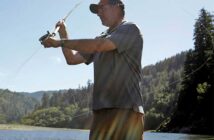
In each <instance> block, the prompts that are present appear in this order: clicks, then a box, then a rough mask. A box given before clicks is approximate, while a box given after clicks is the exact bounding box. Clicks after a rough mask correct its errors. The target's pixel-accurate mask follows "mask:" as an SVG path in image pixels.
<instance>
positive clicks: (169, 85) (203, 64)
mask: <svg viewBox="0 0 214 140" xmlns="http://www.w3.org/2000/svg"><path fill="white" fill-rule="evenodd" d="M176 8H178V7H177V6H176ZM180 9H182V10H183V11H184V12H185V13H186V14H187V15H189V16H191V17H193V14H191V13H190V12H188V11H187V10H186V9H184V8H183V7H181V6H180ZM201 25H202V27H203V28H204V29H205V30H206V32H207V33H208V35H209V36H210V37H211V39H212V47H213V50H214V38H213V36H212V33H211V32H210V31H209V30H208V29H207V28H206V27H205V26H204V25H203V24H201ZM208 61H209V58H208V59H207V60H205V61H204V62H203V63H202V64H201V65H200V66H199V67H198V68H196V69H195V70H194V71H193V72H191V73H189V74H187V75H186V76H185V77H184V78H182V79H181V80H176V81H174V82H171V83H169V84H168V86H167V87H165V88H164V89H167V88H169V87H171V86H173V85H174V84H177V83H182V82H183V81H184V80H186V79H187V78H189V77H190V76H191V75H192V74H194V73H196V72H197V71H199V70H200V69H202V68H203V67H204V66H205V65H206V64H207V62H208ZM164 89H157V90H155V91H153V92H150V93H147V94H152V93H155V92H161V91H163V90H164Z"/></svg>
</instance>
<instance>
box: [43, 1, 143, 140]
mask: <svg viewBox="0 0 214 140" xmlns="http://www.w3.org/2000/svg"><path fill="white" fill-rule="evenodd" d="M124 9H125V7H124V4H123V2H122V1H121V0H100V2H99V3H98V4H91V5H90V10H91V12H92V13H94V14H97V15H98V16H99V17H100V19H101V22H102V24H103V25H104V26H107V27H109V28H108V30H107V31H106V32H105V33H102V34H101V35H100V36H99V37H96V38H95V39H78V40H69V39H68V35H67V31H66V27H65V24H64V22H59V23H58V24H57V26H60V30H59V35H60V38H61V39H60V40H56V39H54V38H48V39H46V40H44V41H43V42H42V44H43V45H44V47H46V48H48V47H55V48H57V47H60V46H61V47H62V51H63V54H64V56H65V59H66V61H67V63H68V64H70V65H74V64H80V63H86V64H90V63H91V62H93V63H94V91H93V102H92V109H93V123H92V126H91V131H90V138H89V139H90V140H142V139H143V125H144V124H143V114H144V112H143V107H142V98H141V93H140V84H139V83H140V80H141V55H142V48H143V39H142V35H141V33H140V31H139V29H138V27H137V26H136V25H135V24H133V23H130V22H126V21H124V15H125V11H124ZM72 50H76V52H75V53H74V52H73V51H72Z"/></svg>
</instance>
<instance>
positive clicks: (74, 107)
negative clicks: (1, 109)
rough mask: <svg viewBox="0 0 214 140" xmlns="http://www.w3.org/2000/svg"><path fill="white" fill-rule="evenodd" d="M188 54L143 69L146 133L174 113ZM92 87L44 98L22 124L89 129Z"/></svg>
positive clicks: (70, 90)
mask: <svg viewBox="0 0 214 140" xmlns="http://www.w3.org/2000/svg"><path fill="white" fill-rule="evenodd" d="M185 54H186V53H185V52H182V53H180V54H177V55H175V56H173V57H171V58H168V59H165V60H163V61H160V62H158V63H156V64H155V65H150V66H147V67H145V68H143V70H142V73H143V81H142V85H141V86H142V88H141V89H142V93H143V100H144V109H145V111H146V118H147V119H146V122H147V123H146V126H145V129H156V128H157V127H158V126H159V125H160V123H161V122H162V121H163V120H164V119H165V118H167V117H169V115H170V114H171V112H172V111H173V110H174V107H175V104H176V101H177V97H178V92H177V91H178V89H179V87H180V86H179V85H180V81H179V80H180V78H181V73H182V69H183V64H184V60H185ZM92 91H93V84H92V83H91V82H90V81H88V83H87V86H85V87H81V88H79V89H69V90H68V91H66V92H64V93H62V92H58V93H55V94H52V95H50V94H44V95H43V97H42V99H41V105H40V106H38V107H37V109H36V110H35V111H34V112H33V113H32V114H30V115H28V116H26V117H24V118H23V119H22V123H24V124H28V125H37V126H51V127H70V128H89V125H90V121H91V114H90V113H91V108H90V106H91V95H92Z"/></svg>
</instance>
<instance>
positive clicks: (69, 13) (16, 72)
mask: <svg viewBox="0 0 214 140" xmlns="http://www.w3.org/2000/svg"><path fill="white" fill-rule="evenodd" d="M82 2H83V0H81V1H80V2H78V3H77V4H75V6H74V7H73V8H72V9H71V10H70V11H69V12H68V13H67V14H66V15H65V17H64V18H63V19H62V21H65V20H66V19H67V18H68V17H69V16H70V15H71V13H73V12H74V10H76V8H77V7H79V6H80V4H81V3H82ZM58 30H59V27H56V28H55V30H54V31H53V32H52V33H51V36H55V35H56V33H57V32H58ZM49 35H50V33H49V34H48V36H47V34H46V37H50V36H49ZM40 50H41V48H38V49H36V50H35V51H34V52H33V53H32V54H31V55H30V56H29V57H28V58H27V59H25V60H24V62H23V63H21V65H20V66H19V67H18V68H17V70H16V71H15V72H14V74H12V77H13V79H15V78H16V77H17V76H18V74H19V73H20V71H21V70H22V69H23V67H24V66H25V65H26V64H27V63H29V61H30V60H31V59H32V58H33V57H34V56H35V55H36V54H37V53H38V52H39V51H40ZM11 79H12V78H11ZM1 83H2V82H1Z"/></svg>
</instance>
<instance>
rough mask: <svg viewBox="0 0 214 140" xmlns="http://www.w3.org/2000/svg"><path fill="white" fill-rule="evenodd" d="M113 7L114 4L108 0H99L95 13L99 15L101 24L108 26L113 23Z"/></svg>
mask: <svg viewBox="0 0 214 140" xmlns="http://www.w3.org/2000/svg"><path fill="white" fill-rule="evenodd" d="M115 8H116V7H115V5H111V4H109V3H108V0H100V2H99V4H98V13H97V15H98V16H99V17H100V19H101V21H102V24H103V25H105V26H107V27H110V26H112V24H114V21H115V14H116V13H115V12H116V11H115Z"/></svg>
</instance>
